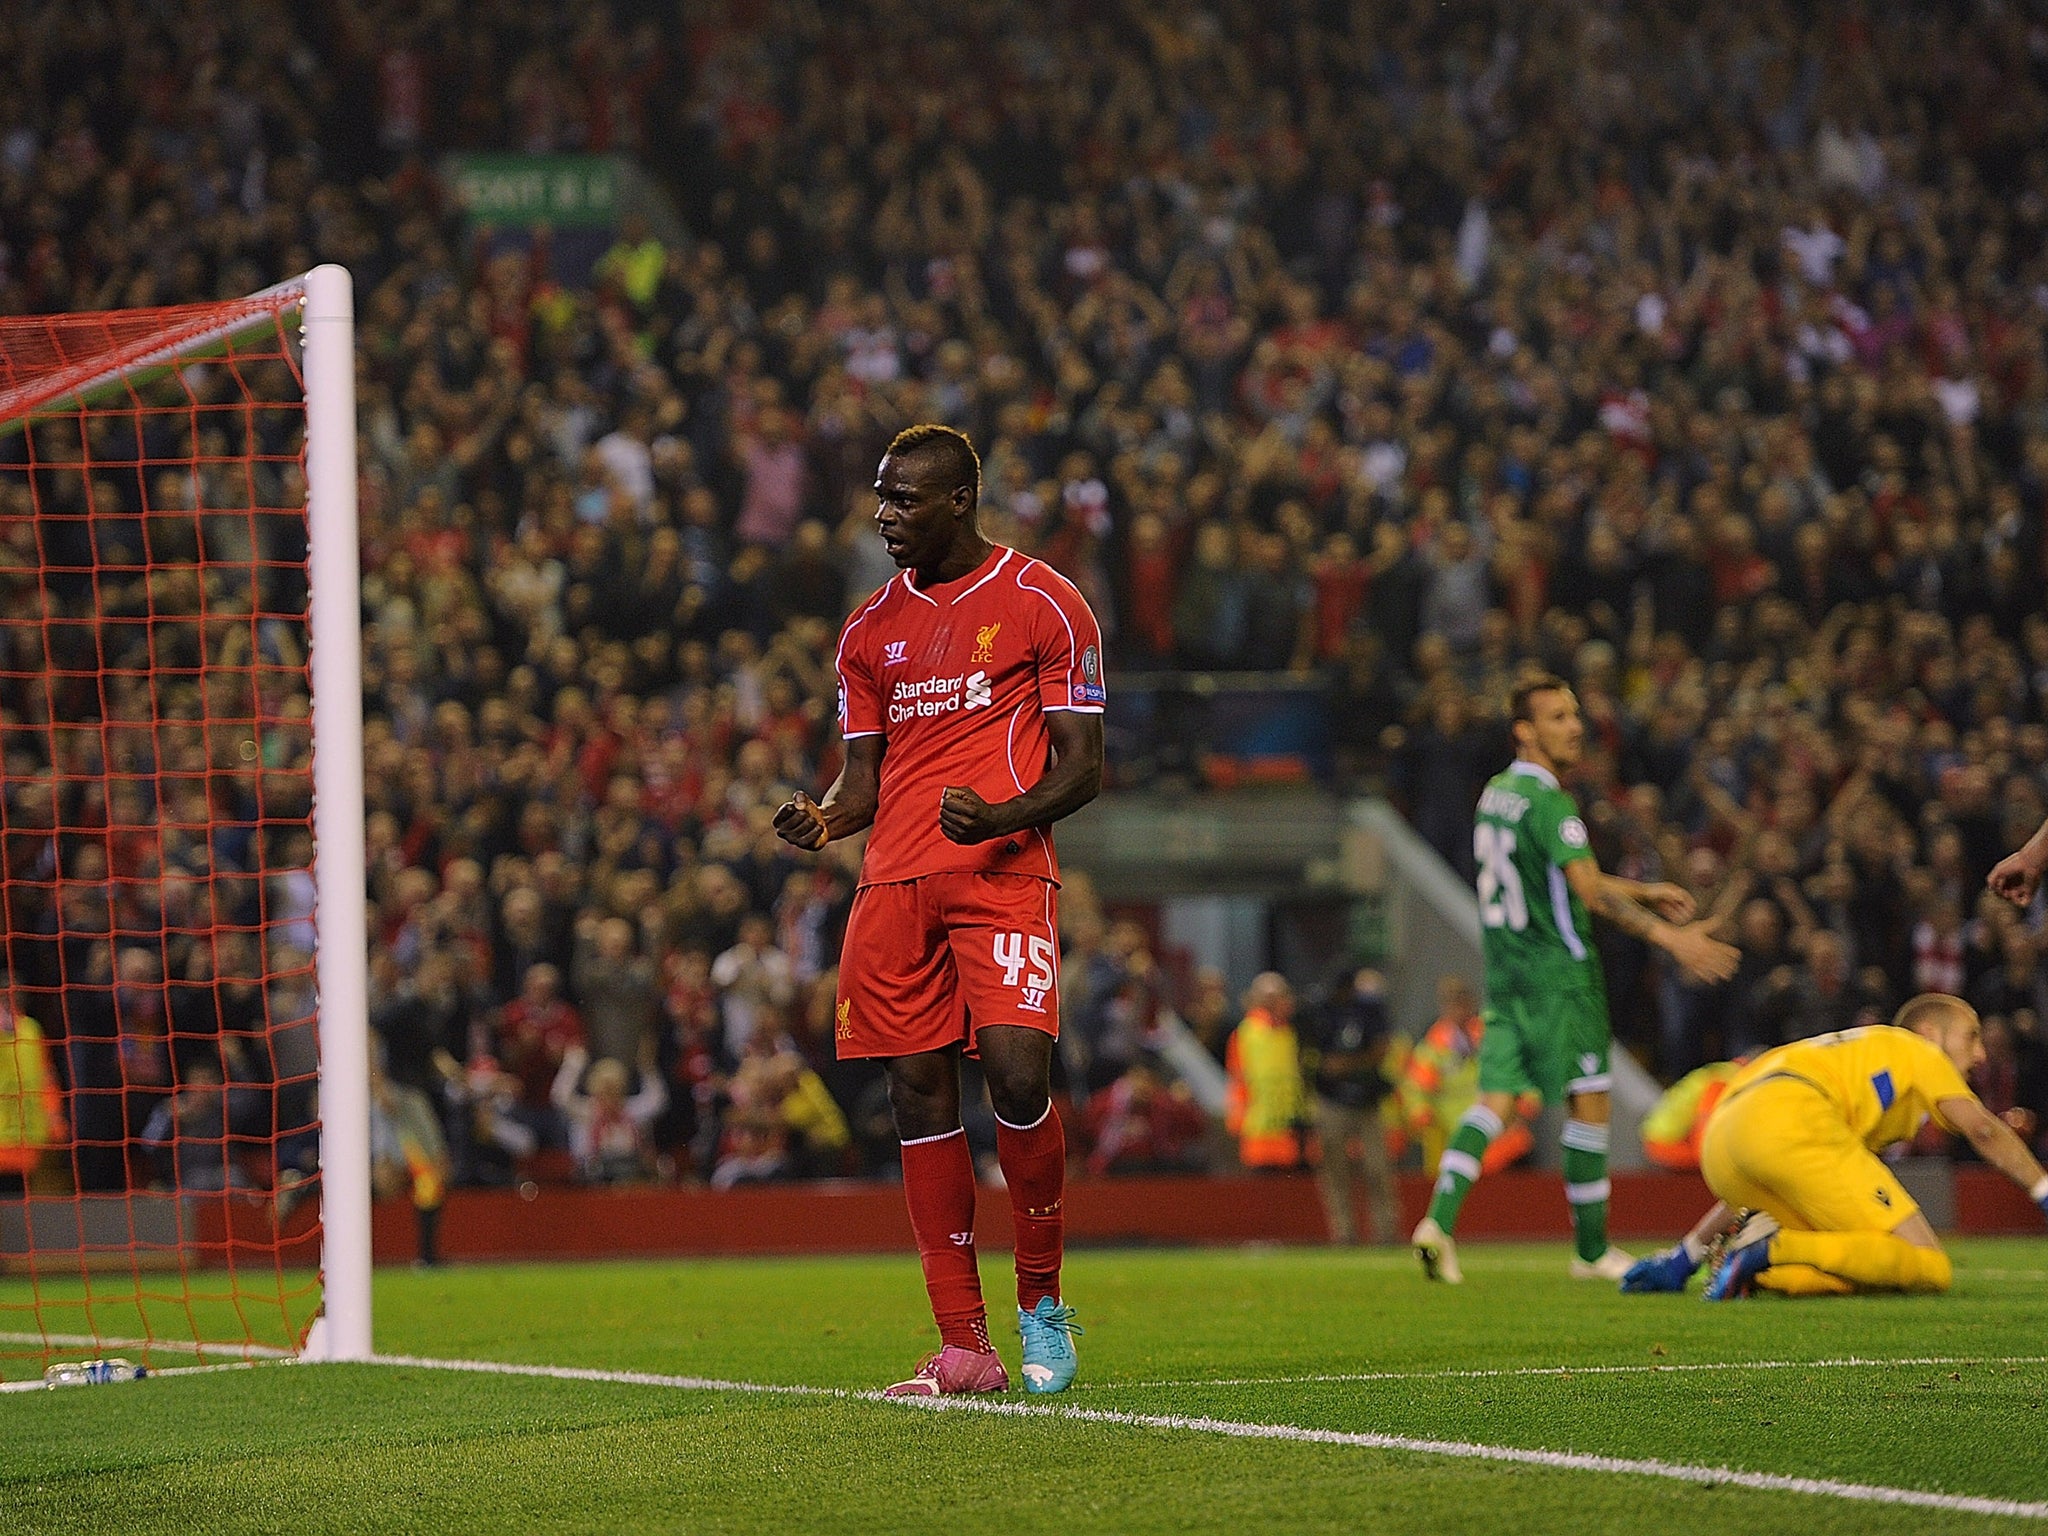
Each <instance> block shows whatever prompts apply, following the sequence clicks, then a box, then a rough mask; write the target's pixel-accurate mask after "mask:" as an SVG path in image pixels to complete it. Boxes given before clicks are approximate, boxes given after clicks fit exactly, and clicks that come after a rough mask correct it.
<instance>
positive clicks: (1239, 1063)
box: [1223, 971, 1308, 1168]
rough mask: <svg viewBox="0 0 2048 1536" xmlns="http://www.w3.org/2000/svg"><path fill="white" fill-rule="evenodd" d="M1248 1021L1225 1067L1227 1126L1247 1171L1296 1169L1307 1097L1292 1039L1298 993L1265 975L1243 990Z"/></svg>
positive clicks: (1233, 1038)
mask: <svg viewBox="0 0 2048 1536" xmlns="http://www.w3.org/2000/svg"><path fill="white" fill-rule="evenodd" d="M1244 1001H1245V1014H1244V1019H1243V1021H1242V1022H1241V1023H1239V1025H1238V1026H1237V1028H1236V1029H1234V1030H1232V1031H1231V1035H1230V1044H1229V1045H1228V1046H1227V1047H1226V1048H1225V1051H1224V1057H1223V1065H1224V1069H1225V1070H1226V1071H1227V1072H1228V1073H1229V1074H1230V1088H1229V1093H1228V1095H1227V1097H1226V1098H1225V1101H1224V1126H1225V1128H1226V1129H1227V1130H1229V1132H1230V1134H1231V1135H1233V1136H1235V1137H1236V1138H1237V1156H1238V1161H1239V1162H1241V1163H1243V1164H1244V1166H1245V1167H1247V1168H1298V1167H1300V1166H1301V1162H1302V1145H1301V1141H1302V1128H1303V1126H1304V1125H1305V1124H1306V1123H1307V1120H1308V1093H1307V1090H1306V1089H1305V1088H1304V1086H1303V1084H1302V1078H1301V1042H1300V1040H1299V1038H1298V1037H1297V1036H1296V1035H1295V1033H1294V989H1293V988H1292V987H1290V986H1288V984H1287V979H1286V978H1285V977H1284V976H1281V975H1280V974H1279V973H1278V972H1275V971H1265V972H1262V973H1261V974H1260V975H1258V976H1256V977H1254V978H1253V979H1252V984H1251V986H1250V987H1248V988H1246V989H1245V995H1244Z"/></svg>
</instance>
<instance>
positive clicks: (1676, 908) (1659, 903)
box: [1600, 874, 1696, 923]
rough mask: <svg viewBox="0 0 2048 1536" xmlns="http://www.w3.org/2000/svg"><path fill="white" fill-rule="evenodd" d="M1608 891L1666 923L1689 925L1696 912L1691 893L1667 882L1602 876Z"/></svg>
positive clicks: (1620, 876)
mask: <svg viewBox="0 0 2048 1536" xmlns="http://www.w3.org/2000/svg"><path fill="white" fill-rule="evenodd" d="M1600 878H1601V879H1603V880H1605V881H1606V882H1607V884H1608V886H1609V888H1610V889H1612V890H1616V891H1619V892H1620V893H1621V894H1622V895H1623V896H1624V897H1626V898H1627V899H1628V900H1630V901H1632V902H1634V903H1635V904H1636V905H1637V906H1639V907H1648V908H1649V909H1650V910H1651V911H1652V912H1655V913H1656V914H1657V915H1658V916H1659V917H1661V918H1663V919H1664V920H1665V921H1666V922H1672V923H1689V922H1691V921H1692V918H1693V913H1694V911H1695V910H1696V908H1695V906H1694V903H1693V899H1692V892H1691V891H1688V890H1687V889H1686V888H1685V887H1684V886H1682V885H1676V884H1673V883H1672V882H1671V881H1669V880H1655V881H1650V880H1630V879H1628V878H1627V877H1625V876H1622V875H1608V874H1603V875H1602V876H1601V877H1600Z"/></svg>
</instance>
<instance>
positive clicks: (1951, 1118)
mask: <svg viewBox="0 0 2048 1536" xmlns="http://www.w3.org/2000/svg"><path fill="white" fill-rule="evenodd" d="M1935 1108H1936V1109H1938V1110H1940V1111H1941V1118H1942V1119H1943V1120H1946V1121H1947V1122H1948V1123H1949V1124H1950V1125H1952V1126H1954V1127H1955V1128H1956V1131H1957V1132H1958V1134H1960V1135H1961V1136H1962V1138H1963V1139H1964V1140H1965V1141H1967V1142H1969V1144H1970V1146H1971V1148H1972V1149H1973V1150H1974V1151H1975V1152H1976V1154H1977V1155H1978V1156H1979V1157H1981V1158H1983V1159H1984V1161H1985V1162H1987V1163H1989V1164H1990V1165H1991V1166H1992V1167H1994V1168H1996V1169H1997V1170H1998V1171H1999V1172H2000V1173H2002V1174H2004V1175H2005V1176H2006V1177H2007V1178H2008V1179H2011V1180H2012V1181H2013V1183H2015V1184H2017V1185H2019V1187H2020V1188H2021V1189H2024V1190H2025V1191H2026V1192H2027V1196H2028V1198H2029V1199H2031V1200H2032V1201H2033V1202H2034V1203H2035V1204H2036V1205H2038V1206H2040V1207H2041V1214H2042V1215H2043V1216H2048V1171H2044V1170H2043V1169H2042V1167H2041V1165H2040V1163H2039V1162H2038V1161H2036V1160H2035V1157H2034V1154H2033V1153H2031V1152H2029V1151H2028V1150H2027V1144H2026V1143H2025V1142H2023V1141H2021V1140H2020V1139H2019V1137H2018V1136H2016V1135H2014V1134H2013V1129H2012V1127H2011V1126H2009V1125H2007V1124H2006V1123H2005V1122H2004V1121H2003V1120H2001V1119H1999V1118H1998V1116H1996V1115H1994V1114H1993V1113H1991V1111H1990V1110H1988V1109H1986V1108H1985V1107H1984V1105H1983V1103H1982V1102H1981V1101H1980V1100H1979V1099H1978V1098H1977V1097H1976V1096H1975V1095H1974V1094H1971V1095H1967V1096H1965V1097H1961V1098H1947V1099H1942V1100H1940V1101H1939V1102H1937V1103H1936V1105H1935Z"/></svg>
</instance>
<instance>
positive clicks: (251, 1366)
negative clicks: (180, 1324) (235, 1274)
mask: <svg viewBox="0 0 2048 1536" xmlns="http://www.w3.org/2000/svg"><path fill="white" fill-rule="evenodd" d="M287 1363H288V1362H286V1361H283V1360H227V1361H223V1362H222V1363H221V1364H219V1365H167V1366H165V1367H164V1368H163V1369H162V1370H154V1371H151V1372H150V1373H149V1375H148V1376H146V1377H144V1378H142V1379H143V1380H145V1381H153V1380H155V1379H156V1378H157V1377H159V1376H211V1375H214V1374H215V1373H217V1372H220V1371H253V1370H255V1369H257V1368H258V1367H259V1366H266V1365H284V1364H287ZM65 1385H66V1386H71V1385H88V1383H70V1382H67V1383H65ZM57 1390H59V1389H58V1386H57V1384H56V1383H55V1382H48V1381H40V1380H36V1381H0V1392H55V1391H57Z"/></svg>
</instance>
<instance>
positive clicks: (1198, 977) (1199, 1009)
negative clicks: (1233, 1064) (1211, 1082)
mask: <svg viewBox="0 0 2048 1536" xmlns="http://www.w3.org/2000/svg"><path fill="white" fill-rule="evenodd" d="M1180 1012H1181V1019H1182V1021H1183V1022H1184V1023H1185V1024H1186V1025H1187V1027H1188V1028H1189V1029H1190V1030H1192V1031H1193V1032H1194V1036H1195V1038H1196V1039H1197V1040H1199V1041H1201V1042H1202V1047H1203V1049H1204V1050H1206V1051H1208V1053H1209V1054H1210V1055H1211V1056H1213V1057H1215V1058H1216V1061H1217V1064H1218V1065H1221V1064H1222V1062H1223V1058H1224V1055H1225V1052H1226V1051H1227V1049H1228V1047H1229V1042H1230V1032H1231V1030H1232V1029H1234V1028H1236V1027H1237V1020H1236V1017H1235V1016H1234V1010H1233V1009H1232V1008H1231V1006H1230V983H1229V982H1228V981H1227V980H1226V979H1225V978H1224V975H1223V973H1222V972H1221V971H1219V970H1218V969H1216V967H1215V966H1213V965H1204V966H1199V967H1197V968H1196V970H1195V977H1194V983H1193V986H1192V988H1191V989H1190V993H1189V997H1188V1001H1187V1006H1186V1007H1184V1008H1182V1009H1181V1011H1180Z"/></svg>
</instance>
